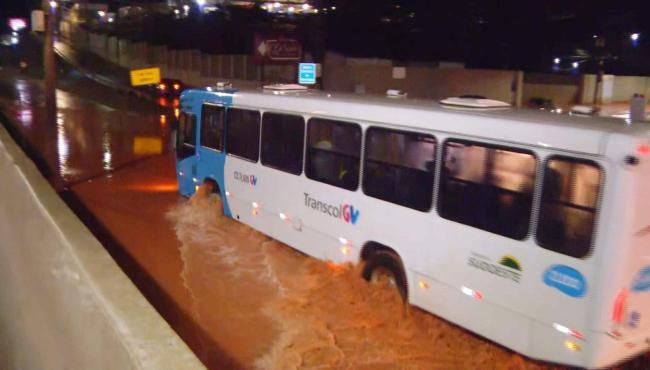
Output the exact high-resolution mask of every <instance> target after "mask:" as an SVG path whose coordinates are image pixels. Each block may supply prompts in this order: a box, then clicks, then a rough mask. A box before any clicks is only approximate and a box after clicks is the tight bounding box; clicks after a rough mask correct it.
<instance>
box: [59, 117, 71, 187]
mask: <svg viewBox="0 0 650 370" xmlns="http://www.w3.org/2000/svg"><path fill="white" fill-rule="evenodd" d="M64 125H65V121H64V119H63V113H60V112H59V113H57V114H56V148H57V153H58V156H59V174H60V175H61V176H62V177H64V178H65V177H66V176H68V175H69V174H70V169H69V167H68V157H69V156H70V142H69V141H68V137H67V136H66V134H65V127H64Z"/></svg>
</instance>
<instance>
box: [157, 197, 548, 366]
mask: <svg viewBox="0 0 650 370" xmlns="http://www.w3.org/2000/svg"><path fill="white" fill-rule="evenodd" d="M168 219H169V220H170V222H171V223H172V225H173V227H174V229H175V230H176V234H177V236H178V238H179V240H180V242H181V247H180V248H181V256H182V259H183V270H182V277H183V280H184V283H185V286H186V288H187V290H188V291H189V292H190V296H191V297H192V299H193V307H192V310H193V315H195V316H196V318H197V320H200V321H201V322H203V323H204V325H209V326H212V327H211V328H210V329H208V330H210V331H212V330H216V331H222V333H224V334H223V335H227V336H228V337H229V341H228V343H227V344H228V346H229V347H230V348H228V349H227V350H228V352H231V351H233V352H231V353H237V352H239V353H241V351H244V352H246V353H248V354H249V356H247V357H249V358H250V359H252V361H251V362H250V363H249V364H247V366H250V367H251V368H258V369H548V368H553V367H551V366H549V365H545V364H540V363H536V362H531V361H529V360H526V359H524V358H523V357H522V356H520V355H518V354H515V353H513V352H511V351H509V350H506V349H504V348H502V347H499V346H497V345H495V344H492V343H489V342H486V341H485V340H483V339H481V338H479V337H477V336H475V335H473V334H471V333H469V332H467V331H465V330H463V329H461V328H459V327H457V326H454V325H452V324H450V323H448V322H446V321H444V320H441V319H438V318H436V317H435V316H432V315H431V314H428V313H426V312H423V311H421V310H419V309H416V308H414V307H410V308H408V309H404V307H403V305H402V304H401V302H400V298H399V295H398V294H397V293H396V292H395V291H394V290H393V289H391V288H390V287H389V286H388V285H374V284H369V283H367V282H366V281H364V280H363V279H361V277H360V273H359V267H358V266H352V265H336V264H332V263H328V262H325V261H319V260H315V259H313V258H310V257H308V256H305V255H303V254H301V253H299V252H297V251H295V250H294V249H292V248H289V247H288V246H286V245H284V244H282V243H279V242H277V241H275V240H273V239H271V238H269V237H267V236H265V235H263V234H261V233H259V232H257V231H254V230H253V229H251V228H249V227H248V226H246V225H244V224H241V223H239V222H237V221H234V220H232V219H230V218H227V217H224V216H223V215H222V213H221V203H220V201H219V198H214V196H212V197H208V196H206V195H205V193H204V192H203V191H202V190H201V191H199V192H197V195H195V196H194V197H193V198H191V199H190V200H189V201H188V202H185V203H179V204H178V205H176V206H174V207H173V209H172V210H171V211H170V212H169V213H168ZM215 297H220V298H219V302H218V303H217V302H215V299H214V298H215ZM210 318H212V319H210ZM226 333H227V334H226Z"/></svg>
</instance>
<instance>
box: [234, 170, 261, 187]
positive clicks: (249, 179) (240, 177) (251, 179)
mask: <svg viewBox="0 0 650 370" xmlns="http://www.w3.org/2000/svg"><path fill="white" fill-rule="evenodd" d="M234 176H235V180H237V181H241V182H245V183H247V184H250V185H252V186H255V185H257V177H256V176H255V175H245V174H243V173H241V172H239V171H235V173H234Z"/></svg>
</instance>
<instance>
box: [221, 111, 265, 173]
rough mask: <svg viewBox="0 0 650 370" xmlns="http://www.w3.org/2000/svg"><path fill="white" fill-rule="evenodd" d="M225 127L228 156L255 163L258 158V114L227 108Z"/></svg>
mask: <svg viewBox="0 0 650 370" xmlns="http://www.w3.org/2000/svg"><path fill="white" fill-rule="evenodd" d="M226 127H227V129H226V151H227V152H228V154H232V155H234V156H237V157H240V158H244V159H248V160H249V161H253V162H257V159H258V158H259V156H260V112H258V111H253V110H244V109H236V108H229V109H228V114H227V116H226Z"/></svg>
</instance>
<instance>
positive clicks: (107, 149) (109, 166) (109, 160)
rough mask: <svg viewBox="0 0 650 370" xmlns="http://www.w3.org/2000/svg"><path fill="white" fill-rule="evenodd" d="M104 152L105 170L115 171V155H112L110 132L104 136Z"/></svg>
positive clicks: (105, 132) (106, 132)
mask: <svg viewBox="0 0 650 370" xmlns="http://www.w3.org/2000/svg"><path fill="white" fill-rule="evenodd" d="M102 150H103V151H104V154H103V156H102V164H103V165H104V170H106V171H111V170H113V154H112V153H111V137H110V132H109V131H108V130H106V131H104V135H102Z"/></svg>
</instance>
